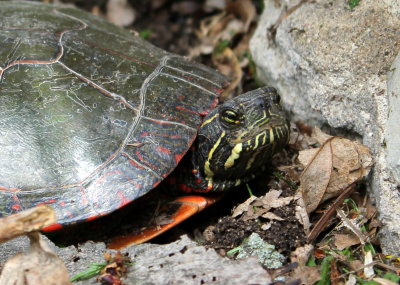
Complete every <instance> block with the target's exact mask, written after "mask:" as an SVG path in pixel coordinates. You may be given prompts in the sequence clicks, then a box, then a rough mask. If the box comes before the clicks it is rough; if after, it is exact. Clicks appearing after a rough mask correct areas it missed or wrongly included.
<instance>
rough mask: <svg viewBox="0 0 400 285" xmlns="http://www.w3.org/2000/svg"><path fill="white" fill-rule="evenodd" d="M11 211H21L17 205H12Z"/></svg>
mask: <svg viewBox="0 0 400 285" xmlns="http://www.w3.org/2000/svg"><path fill="white" fill-rule="evenodd" d="M11 209H13V210H15V211H19V210H21V205H19V204H14V205H12V206H11Z"/></svg>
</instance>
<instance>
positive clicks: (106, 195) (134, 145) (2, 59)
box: [0, 1, 225, 227]
mask: <svg viewBox="0 0 400 285" xmlns="http://www.w3.org/2000/svg"><path fill="white" fill-rule="evenodd" d="M0 14H1V17H0V113H1V117H0V195H1V197H0V201H1V202H0V213H1V215H9V214H12V213H14V212H17V211H21V210H24V209H27V208H31V207H33V206H36V205H40V204H50V205H51V206H53V207H54V209H55V210H56V214H57V218H58V222H59V223H60V225H59V227H60V226H61V225H62V224H69V223H73V222H77V221H83V220H88V219H92V218H94V217H98V216H100V215H104V214H106V213H109V212H112V211H113V210H116V209H118V208H120V207H122V206H124V205H125V204H127V203H129V202H130V201H132V200H135V199H136V198H138V197H140V196H142V195H143V194H145V193H146V192H148V191H149V190H151V189H152V188H154V187H155V186H157V185H158V184H159V183H160V182H161V181H162V180H163V179H164V178H165V177H167V176H168V175H169V174H170V173H171V171H172V170H173V169H174V168H175V167H176V166H177V164H178V163H179V161H180V160H181V158H182V156H183V155H184V154H185V153H186V152H187V150H188V149H189V147H190V146H191V144H192V142H193V141H194V139H195V138H196V134H197V129H198V128H199V126H200V124H201V122H202V118H203V117H204V115H205V114H206V113H208V112H209V111H210V110H211V109H212V108H213V107H215V105H216V104H217V102H218V95H219V94H220V93H221V91H222V90H223V89H222V88H223V85H224V81H225V78H224V77H223V76H222V75H220V74H219V73H217V72H216V71H214V70H212V69H210V68H207V67H205V66H202V65H200V64H196V63H192V62H189V61H186V60H185V59H183V58H182V57H178V56H175V55H172V54H170V53H167V52H165V51H163V50H161V49H159V48H156V47H154V46H153V45H151V44H149V43H147V42H145V41H144V40H142V39H141V38H140V37H139V36H137V35H135V34H134V33H132V32H129V31H127V30H125V29H122V28H119V27H117V26H115V25H113V24H111V23H108V22H107V21H105V20H102V19H100V18H97V17H95V16H93V15H91V14H88V13H86V12H83V11H80V10H77V9H74V8H67V7H60V6H52V5H47V4H42V3H34V2H21V1H18V2H0Z"/></svg>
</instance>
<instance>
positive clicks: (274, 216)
mask: <svg viewBox="0 0 400 285" xmlns="http://www.w3.org/2000/svg"><path fill="white" fill-rule="evenodd" d="M261 217H263V218H266V219H270V220H276V221H283V220H284V219H282V218H281V217H279V216H278V215H275V214H274V213H271V212H268V213H265V214H264V215H261Z"/></svg>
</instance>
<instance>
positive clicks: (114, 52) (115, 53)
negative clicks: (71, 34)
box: [84, 41, 156, 67]
mask: <svg viewBox="0 0 400 285" xmlns="http://www.w3.org/2000/svg"><path fill="white" fill-rule="evenodd" d="M84 43H86V44H88V45H91V46H94V47H97V48H99V49H102V50H105V51H108V52H109V53H112V54H114V55H116V56H119V57H123V58H126V59H129V60H132V61H135V62H138V63H142V64H144V65H147V66H151V67H156V66H155V65H154V64H151V63H149V62H146V61H143V60H140V59H137V58H134V57H130V56H128V55H125V54H123V53H120V52H118V51H115V50H112V49H109V48H106V47H103V46H99V45H97V44H96V43H94V42H90V41H84Z"/></svg>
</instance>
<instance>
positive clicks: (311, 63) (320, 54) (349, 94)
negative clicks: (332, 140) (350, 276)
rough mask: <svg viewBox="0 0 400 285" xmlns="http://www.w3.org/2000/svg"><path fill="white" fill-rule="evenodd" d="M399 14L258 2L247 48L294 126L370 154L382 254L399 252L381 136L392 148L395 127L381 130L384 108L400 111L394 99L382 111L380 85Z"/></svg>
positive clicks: (393, 49) (381, 5)
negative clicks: (321, 131)
mask: <svg viewBox="0 0 400 285" xmlns="http://www.w3.org/2000/svg"><path fill="white" fill-rule="evenodd" d="M299 3H300V4H299ZM298 4H299V5H298ZM399 15H400V6H399V4H398V2H397V1H396V0H380V1H375V0H363V1H360V4H359V5H358V6H356V7H354V8H353V9H350V7H349V6H348V3H347V1H330V0H316V1H299V0H295V1H294V0H281V1H275V0H265V9H264V13H263V15H262V17H261V20H260V23H259V26H258V28H257V30H256V32H255V34H254V36H253V38H252V41H251V43H250V48H251V51H252V55H253V58H254V61H255V63H256V65H257V66H258V74H259V76H260V79H261V80H263V81H264V82H265V83H266V84H268V85H272V86H274V87H277V88H278V89H279V91H280V93H281V95H282V101H283V104H284V105H285V107H286V108H287V109H288V110H289V111H290V112H291V114H292V117H293V119H294V120H301V121H305V122H307V123H310V124H317V125H319V126H322V125H329V126H330V127H332V128H336V130H340V131H343V130H344V131H347V132H349V133H351V134H352V135H353V136H354V135H355V136H359V137H361V138H362V140H363V143H364V144H366V145H368V146H369V147H370V148H371V149H372V152H373V154H374V158H375V169H374V172H373V174H372V178H371V183H370V186H371V192H372V193H373V195H374V197H375V199H376V203H377V206H378V211H379V212H380V217H381V220H382V221H383V223H384V227H383V228H382V235H381V236H382V242H383V248H384V251H385V252H387V253H398V252H399V251H400V223H399V221H400V192H399V191H398V190H397V184H398V182H397V181H399V180H400V179H398V180H397V181H396V175H392V172H391V171H390V169H389V168H388V165H387V159H386V157H387V155H386V150H385V147H384V146H385V131H386V142H389V141H391V142H392V143H393V144H394V145H395V147H394V148H392V149H395V148H396V147H397V149H399V145H400V144H399V139H396V138H395V136H398V134H399V133H400V127H399V126H398V125H396V123H393V124H392V126H393V128H391V129H390V131H389V130H387V129H386V125H387V117H388V109H390V110H392V109H393V110H394V111H393V112H394V113H396V112H397V114H398V112H399V111H397V110H399V108H400V105H399V104H400V103H398V102H397V101H396V102H395V100H391V101H390V104H391V105H390V107H389V108H388V104H389V101H388V84H389V83H388V82H387V79H388V72H389V71H390V70H391V65H392V63H393V61H394V59H395V58H396V55H397V54H398V52H399V50H400V33H399V29H398V27H399V26H400V17H399ZM274 27H276V29H274ZM389 73H390V72H389ZM389 75H390V74H389ZM391 76H392V77H393V76H394V77H396V76H397V77H396V78H397V79H392V82H396V80H397V82H399V80H400V78H398V77H399V75H391ZM395 89H396V88H395ZM398 91H399V89H398V88H397V91H396V92H398ZM393 97H394V96H393ZM394 113H393V114H394ZM396 120H397V119H396ZM397 122H399V121H398V120H397ZM395 155H397V154H395ZM389 156H392V154H389ZM397 163H399V160H398V156H397ZM397 167H399V166H397ZM398 169H399V168H398ZM397 177H400V171H399V172H398V173H397Z"/></svg>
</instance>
